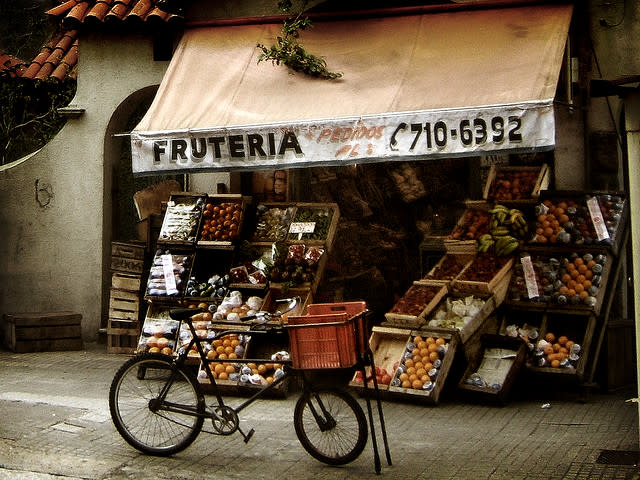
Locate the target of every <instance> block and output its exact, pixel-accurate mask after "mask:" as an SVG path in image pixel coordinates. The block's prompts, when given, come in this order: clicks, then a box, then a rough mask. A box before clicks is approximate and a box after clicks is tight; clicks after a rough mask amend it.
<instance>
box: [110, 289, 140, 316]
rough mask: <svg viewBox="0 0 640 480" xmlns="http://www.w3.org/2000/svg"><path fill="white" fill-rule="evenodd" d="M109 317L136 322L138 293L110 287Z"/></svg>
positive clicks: (138, 305) (138, 304)
mask: <svg viewBox="0 0 640 480" xmlns="http://www.w3.org/2000/svg"><path fill="white" fill-rule="evenodd" d="M109 318H110V319H112V320H120V321H123V320H124V321H129V322H138V321H139V320H140V295H139V293H138V292H131V291H128V290H120V289H118V288H112V289H111V293H110V297H109Z"/></svg>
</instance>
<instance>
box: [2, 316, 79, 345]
mask: <svg viewBox="0 0 640 480" xmlns="http://www.w3.org/2000/svg"><path fill="white" fill-rule="evenodd" d="M81 322H82V315H81V314H79V313H72V312H50V313H11V314H9V313H7V314H4V315H3V332H4V335H3V336H4V342H5V346H6V347H7V348H8V349H9V350H11V351H13V352H16V353H26V352H47V351H64V350H81V349H82V327H81Z"/></svg>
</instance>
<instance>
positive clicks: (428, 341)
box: [425, 337, 436, 345]
mask: <svg viewBox="0 0 640 480" xmlns="http://www.w3.org/2000/svg"><path fill="white" fill-rule="evenodd" d="M425 342H427V345H431V344H432V343H436V339H435V338H433V337H427V339H426V340H425Z"/></svg>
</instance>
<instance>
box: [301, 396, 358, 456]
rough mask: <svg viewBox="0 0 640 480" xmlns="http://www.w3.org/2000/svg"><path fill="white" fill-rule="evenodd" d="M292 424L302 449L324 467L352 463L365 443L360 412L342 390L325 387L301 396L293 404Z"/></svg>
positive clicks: (352, 399) (353, 401)
mask: <svg viewBox="0 0 640 480" xmlns="http://www.w3.org/2000/svg"><path fill="white" fill-rule="evenodd" d="M293 421H294V426H295V429H296V435H297V436H298V440H300V443H301V444H302V446H303V447H304V449H305V450H306V451H307V452H308V453H309V454H310V455H311V456H312V457H314V458H315V459H317V460H320V461H321V462H324V463H326V464H328V465H344V464H346V463H349V462H352V461H353V460H355V459H356V458H358V456H359V455H360V454H361V453H362V450H364V447H365V445H366V443H367V435H368V430H367V420H366V417H365V415H364V412H363V411H362V408H361V407H360V405H359V404H358V402H357V401H356V399H355V398H353V397H352V396H351V395H349V394H348V393H347V392H345V391H343V390H338V389H334V388H330V387H327V388H318V389H313V390H312V391H309V392H307V393H304V394H303V395H302V396H301V397H300V398H299V399H298V401H297V403H296V407H295V410H294V416H293Z"/></svg>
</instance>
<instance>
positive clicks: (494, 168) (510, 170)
mask: <svg viewBox="0 0 640 480" xmlns="http://www.w3.org/2000/svg"><path fill="white" fill-rule="evenodd" d="M500 172H502V173H504V174H505V175H507V176H509V175H513V174H515V173H518V172H525V173H530V174H532V175H536V174H537V175H536V181H535V182H534V183H533V185H532V188H531V192H528V195H527V196H526V197H525V196H523V197H522V198H518V199H509V198H502V197H495V196H493V195H492V194H491V189H492V186H493V184H494V182H495V180H496V176H497V175H498V174H499V173H500ZM550 180H551V172H550V170H549V166H548V165H547V164H544V165H542V166H540V167H536V166H506V165H491V169H490V170H489V174H488V176H487V181H486V183H485V185H484V190H483V193H482V198H484V199H485V200H490V201H495V202H497V203H503V202H504V203H514V202H515V203H525V202H529V203H531V202H533V201H535V200H536V199H537V198H538V197H539V196H540V192H541V191H542V190H546V189H547V188H548V187H549V182H550Z"/></svg>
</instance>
